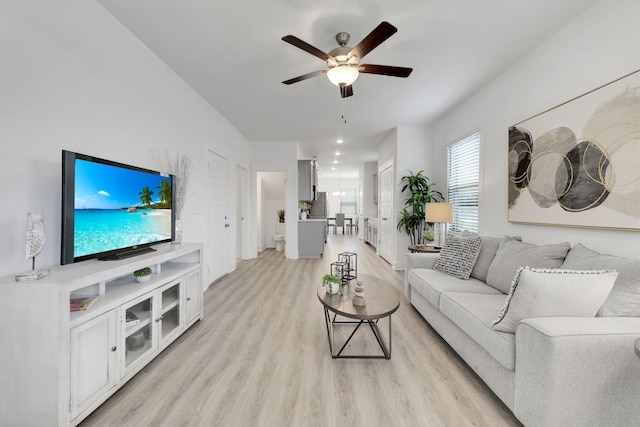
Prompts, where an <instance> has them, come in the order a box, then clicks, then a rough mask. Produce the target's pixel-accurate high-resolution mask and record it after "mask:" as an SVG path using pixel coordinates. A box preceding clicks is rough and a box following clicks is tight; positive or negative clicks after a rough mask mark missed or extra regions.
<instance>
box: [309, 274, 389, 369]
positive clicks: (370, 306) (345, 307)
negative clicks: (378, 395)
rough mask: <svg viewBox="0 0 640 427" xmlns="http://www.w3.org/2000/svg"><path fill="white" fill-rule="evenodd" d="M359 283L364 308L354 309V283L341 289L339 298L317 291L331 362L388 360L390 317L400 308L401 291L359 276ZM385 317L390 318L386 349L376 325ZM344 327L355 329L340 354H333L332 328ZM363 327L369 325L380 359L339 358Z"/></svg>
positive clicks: (347, 356)
mask: <svg viewBox="0 0 640 427" xmlns="http://www.w3.org/2000/svg"><path fill="white" fill-rule="evenodd" d="M358 281H359V282H361V283H362V286H363V288H364V300H365V304H366V305H365V306H364V307H359V306H354V305H353V296H354V294H355V286H356V283H355V281H353V280H352V281H351V283H350V284H347V285H344V286H343V287H342V288H343V293H342V295H340V294H334V295H331V294H328V293H327V292H326V290H325V287H324V286H320V287H318V299H319V300H320V302H321V303H322V305H323V307H324V319H325V322H326V325H327V337H328V339H329V350H330V351H331V357H333V358H334V359H347V358H348V359H354V358H358V359H391V315H392V314H393V313H395V311H396V310H397V309H398V307H400V291H399V290H398V289H396V288H394V287H393V286H392V285H390V284H388V283H387V282H385V281H384V280H381V279H379V278H377V277H374V276H369V275H366V274H360V275H359V276H358ZM331 313H333V319H332V318H331V317H332V316H331ZM337 316H342V317H346V318H348V319H353V320H352V321H339V320H336V317H337ZM385 317H388V318H389V333H388V340H389V344H388V345H387V343H386V342H385V339H384V337H383V336H382V333H381V332H380V329H379V328H378V321H379V320H380V319H383V318H385ZM343 324H351V325H356V327H355V329H354V330H353V331H352V332H351V335H349V338H347V340H346V341H345V343H344V344H343V345H342V347H341V348H340V350H338V351H337V352H336V351H335V349H336V346H335V340H334V333H333V328H334V326H335V325H343ZM363 324H365V325H366V324H368V325H369V327H370V328H371V331H372V332H373V335H374V336H375V338H376V340H377V341H378V344H379V345H380V349H381V350H382V355H366V354H365V355H362V354H359V355H344V354H342V352H343V351H344V349H345V348H346V346H347V344H349V341H351V338H352V337H353V335H354V334H355V333H356V331H357V330H358V329H359V328H360V326H362V325H363Z"/></svg>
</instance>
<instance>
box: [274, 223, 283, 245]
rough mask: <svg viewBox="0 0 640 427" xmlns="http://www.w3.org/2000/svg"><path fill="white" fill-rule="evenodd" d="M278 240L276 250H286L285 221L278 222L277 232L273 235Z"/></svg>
mask: <svg viewBox="0 0 640 427" xmlns="http://www.w3.org/2000/svg"><path fill="white" fill-rule="evenodd" d="M273 240H275V241H276V251H284V223H283V222H279V223H277V224H276V234H275V235H274V236H273Z"/></svg>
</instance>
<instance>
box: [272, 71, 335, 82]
mask: <svg viewBox="0 0 640 427" xmlns="http://www.w3.org/2000/svg"><path fill="white" fill-rule="evenodd" d="M326 72H327V70H318V71H314V72H312V73H307V74H303V75H302V76H298V77H294V78H292V79H289V80H285V81H283V82H282V83H284V84H286V85H290V84H293V83H298V82H301V81H303V80H307V79H310V78H311V77H316V76H320V75H322V74H325V73H326Z"/></svg>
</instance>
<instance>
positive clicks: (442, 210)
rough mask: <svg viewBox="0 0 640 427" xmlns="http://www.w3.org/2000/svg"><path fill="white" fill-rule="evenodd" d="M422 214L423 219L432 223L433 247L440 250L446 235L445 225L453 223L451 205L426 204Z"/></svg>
mask: <svg viewBox="0 0 640 427" xmlns="http://www.w3.org/2000/svg"><path fill="white" fill-rule="evenodd" d="M424 212H425V214H424V219H425V220H426V221H427V222H433V223H434V224H433V227H434V230H435V241H434V247H436V248H441V247H442V245H443V244H444V239H445V237H446V235H447V223H449V222H451V221H453V203H427V204H426V205H425V206H424Z"/></svg>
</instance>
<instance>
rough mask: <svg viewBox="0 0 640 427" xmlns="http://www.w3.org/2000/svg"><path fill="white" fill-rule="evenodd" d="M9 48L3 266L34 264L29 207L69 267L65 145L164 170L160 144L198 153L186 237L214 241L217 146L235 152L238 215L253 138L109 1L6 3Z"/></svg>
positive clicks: (2, 88)
mask: <svg viewBox="0 0 640 427" xmlns="http://www.w3.org/2000/svg"><path fill="white" fill-rule="evenodd" d="M0 51H1V52H2V53H3V58H2V64H3V65H2V66H1V67H0V93H2V97H0V108H1V111H0V135H2V146H3V148H4V150H3V156H2V158H1V160H0V162H1V166H2V167H0V177H1V179H2V182H3V189H2V199H3V202H4V206H5V208H4V209H2V210H0V235H2V239H1V240H0V259H1V260H2V262H1V263H0V275H12V274H15V273H17V272H21V271H25V270H28V269H29V268H30V263H29V262H28V261H27V260H25V259H24V252H25V229H26V214H27V212H42V213H43V214H44V216H45V220H46V227H47V229H46V236H47V244H46V246H45V249H44V251H43V253H42V255H41V256H39V257H38V265H39V266H40V267H44V266H48V265H55V264H59V258H60V220H61V218H60V199H61V193H60V191H61V190H60V187H61V185H60V182H61V177H60V171H61V150H62V149H67V150H71V151H78V152H81V153H86V154H91V155H94V156H97V157H103V158H108V159H111V160H115V161H119V162H123V163H128V164H135V165H138V166H142V167H147V168H151V169H158V168H159V167H160V165H159V164H158V163H159V162H158V161H157V160H156V155H155V153H157V152H160V153H162V154H163V153H164V152H165V150H167V151H168V152H169V153H170V155H175V154H177V153H178V152H180V153H183V154H186V155H188V156H189V157H190V158H191V159H192V160H193V162H194V173H193V176H192V186H191V189H190V192H189V195H188V198H187V201H186V205H185V210H184V215H183V225H184V240H185V241H202V239H203V237H202V236H203V234H204V233H202V229H203V228H204V224H205V221H206V212H205V205H204V203H203V200H205V197H204V193H205V190H206V189H205V185H204V182H205V172H206V161H205V159H206V153H207V150H208V149H211V150H213V151H215V152H217V153H219V154H221V155H223V156H225V157H226V158H227V159H228V160H229V163H230V165H229V168H228V170H229V177H228V181H229V193H228V195H229V197H228V203H229V212H228V214H229V218H235V217H236V215H235V206H236V203H235V187H234V186H235V165H236V164H240V165H242V166H243V167H246V168H248V166H249V162H248V158H249V156H248V147H247V141H246V139H245V138H244V137H243V136H242V135H241V134H240V133H239V132H238V131H237V130H236V129H235V128H234V127H233V126H232V125H231V124H230V123H228V122H227V121H226V120H225V119H224V118H223V117H222V116H221V115H220V114H219V113H218V112H217V111H216V110H214V109H213V108H212V107H211V106H210V105H209V104H207V103H206V102H205V101H204V100H203V99H202V98H201V97H200V96H199V95H198V94H197V93H195V92H194V91H193V90H192V89H191V88H190V87H189V86H188V85H187V84H186V83H185V82H184V81H182V80H181V79H180V78H178V77H177V76H176V75H175V73H174V72H173V71H172V70H171V69H169V67H167V66H166V65H165V64H164V63H163V62H161V61H160V60H159V59H158V58H157V57H156V56H155V55H153V54H152V53H151V52H150V51H149V50H148V49H147V48H146V47H145V46H144V45H142V44H141V43H140V42H139V41H138V40H137V39H136V38H135V37H134V36H133V35H132V34H131V33H130V32H129V31H128V30H126V29H125V28H124V27H123V26H122V25H121V24H120V23H119V22H118V21H117V20H116V19H115V18H113V16H112V15H110V14H109V13H108V12H107V11H106V10H105V9H104V8H103V7H102V6H100V5H99V4H98V3H96V2H94V1H85V0H60V1H56V2H42V1H35V0H5V1H3V3H2V14H0ZM236 225H237V224H235V223H234V224H232V229H233V230H235V228H234V227H235V226H236ZM229 241H230V244H231V246H232V247H230V248H229V249H230V251H229V254H230V260H229V261H230V264H229V265H233V258H234V255H235V253H236V251H235V247H234V246H235V239H233V238H230V239H229ZM204 258H205V260H206V254H205V257H204Z"/></svg>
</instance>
